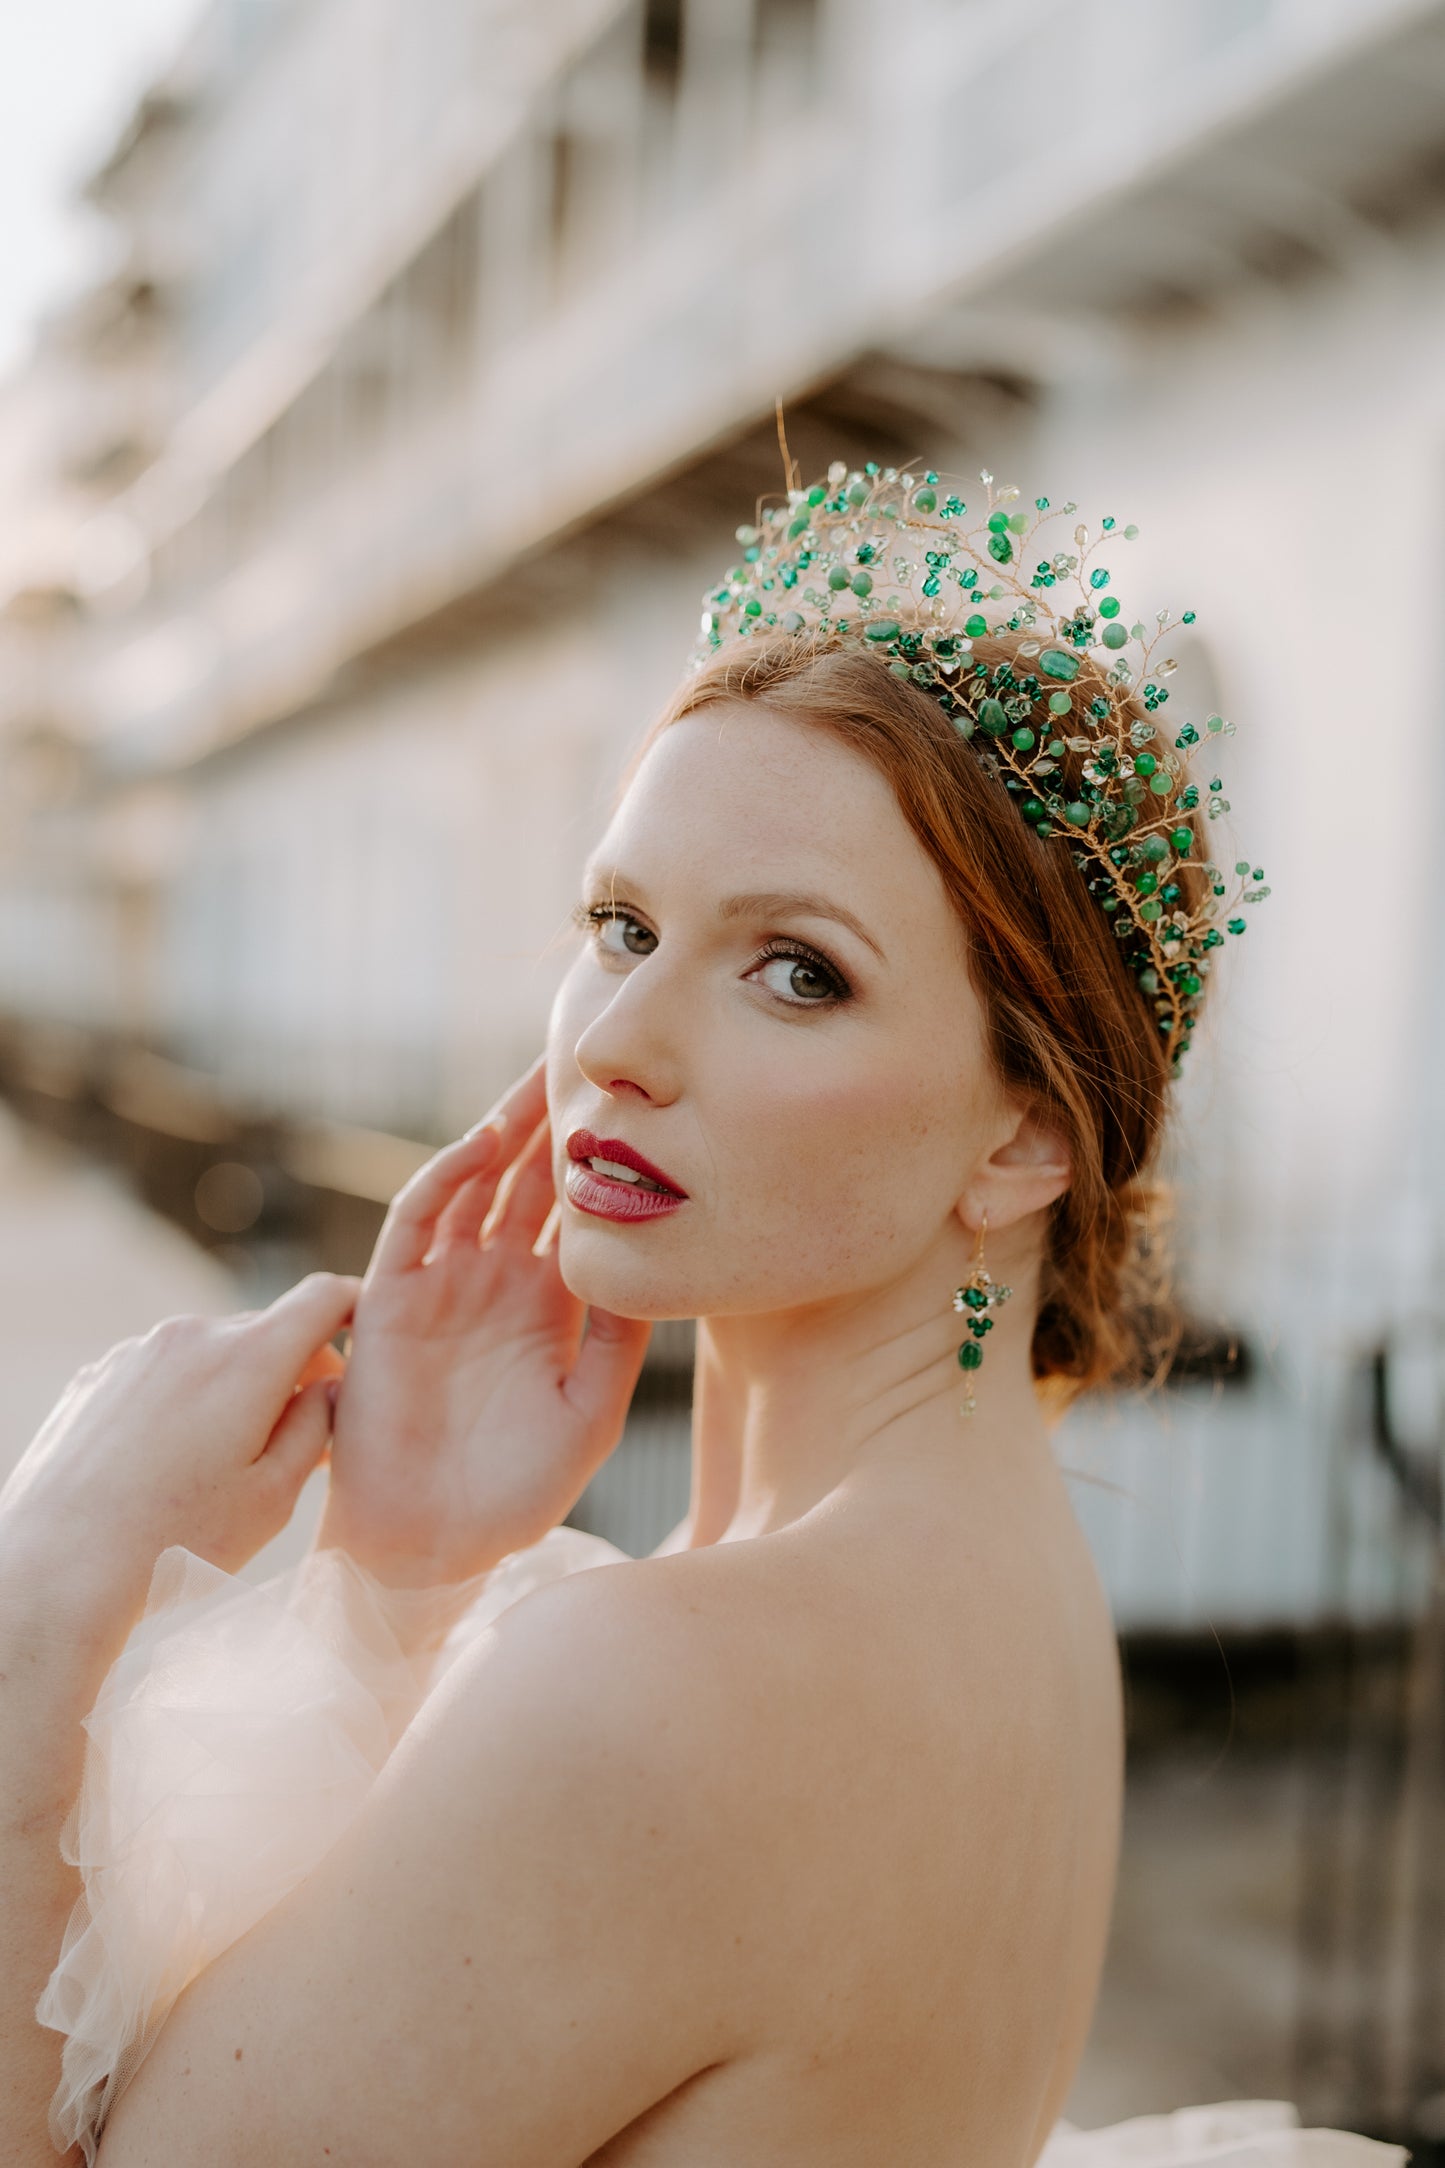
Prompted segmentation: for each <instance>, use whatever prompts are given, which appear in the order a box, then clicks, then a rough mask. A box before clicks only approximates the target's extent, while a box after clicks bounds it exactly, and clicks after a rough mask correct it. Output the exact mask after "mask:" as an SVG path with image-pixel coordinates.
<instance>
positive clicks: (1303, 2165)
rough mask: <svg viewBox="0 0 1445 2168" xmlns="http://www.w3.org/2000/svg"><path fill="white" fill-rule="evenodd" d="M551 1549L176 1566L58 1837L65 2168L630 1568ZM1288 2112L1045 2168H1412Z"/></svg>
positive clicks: (1176, 2128) (159, 1590)
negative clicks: (335, 1866)
mask: <svg viewBox="0 0 1445 2168" xmlns="http://www.w3.org/2000/svg"><path fill="white" fill-rule="evenodd" d="M626 1555H627V1554H626V1553H625V1552H623V1551H620V1550H618V1549H617V1548H616V1547H615V1546H614V1545H613V1544H610V1543H607V1542H605V1541H604V1540H603V1539H602V1538H601V1537H600V1536H590V1535H586V1534H584V1533H583V1532H582V1531H581V1530H579V1529H573V1528H554V1529H552V1530H550V1531H549V1532H548V1534H547V1535H546V1536H544V1537H543V1538H542V1540H541V1542H540V1543H537V1544H534V1545H533V1546H532V1547H531V1548H530V1549H529V1550H525V1551H517V1552H514V1553H513V1554H512V1556H511V1557H509V1558H506V1559H503V1560H502V1561H501V1563H500V1564H499V1565H498V1566H496V1567H494V1568H493V1569H492V1570H491V1571H490V1572H489V1573H486V1574H480V1575H478V1576H477V1577H476V1579H475V1580H473V1581H468V1582H463V1583H459V1584H455V1585H453V1586H451V1587H448V1588H443V1589H435V1590H415V1591H406V1590H396V1589H388V1588H386V1587H384V1586H383V1585H382V1584H381V1583H380V1582H378V1581H377V1580H375V1579H374V1578H373V1577H372V1576H371V1575H370V1574H368V1573H366V1572H365V1571H364V1570H363V1569H362V1568H361V1567H359V1566H358V1565H357V1564H356V1563H355V1561H354V1560H352V1559H351V1558H349V1557H348V1556H347V1555H346V1554H345V1553H344V1552H342V1551H335V1550H328V1551H315V1552H312V1553H310V1554H309V1555H308V1556H307V1557H306V1558H305V1559H303V1560H302V1561H301V1563H300V1564H299V1565H297V1566H294V1567H291V1568H289V1569H288V1570H287V1571H286V1572H284V1573H280V1574H276V1575H273V1576H272V1578H271V1579H270V1580H268V1581H264V1582H261V1583H259V1584H255V1583H251V1582H248V1581H243V1580H240V1579H238V1578H237V1577H236V1576H235V1575H233V1574H228V1573H225V1572H222V1571H221V1570H220V1569H219V1568H218V1567H215V1566H211V1565H208V1564H206V1562H205V1561H204V1560H203V1559H200V1558H197V1557H196V1556H195V1555H194V1553H192V1552H190V1551H187V1550H184V1549H181V1548H179V1547H177V1548H174V1549H171V1550H168V1551H165V1552H163V1553H162V1555H161V1557H160V1559H159V1560H158V1561H157V1564H156V1569H155V1573H154V1575H153V1577H152V1580H151V1586H150V1592H149V1596H148V1599H147V1603H146V1609H145V1613H144V1615H143V1617H142V1618H141V1620H140V1622H139V1623H138V1625H137V1626H136V1628H135V1630H134V1632H133V1633H132V1634H131V1636H130V1638H129V1640H128V1641H127V1643H126V1646H125V1649H124V1650H123V1652H122V1654H121V1655H120V1657H119V1658H118V1659H117V1661H116V1663H115V1664H114V1666H113V1667H112V1669H111V1671H110V1673H109V1674H108V1676H107V1678H106V1681H105V1684H104V1686H103V1687H102V1688H101V1692H100V1695H99V1697H98V1699H97V1701H96V1704H95V1707H94V1708H93V1709H92V1710H91V1712H90V1714H89V1716H88V1717H87V1718H86V1720H85V1729H86V1733H87V1740H86V1753H85V1768H84V1775H83V1780H82V1786H81V1791H80V1796H79V1798H78V1799H77V1801H76V1804H75V1806H74V1808H73V1810H72V1812H71V1814H70V1817H69V1819H68V1821H67V1823H66V1826H65V1829H64V1832H63V1833H62V1839H61V1850H62V1852H63V1853H64V1856H65V1858H66V1859H67V1860H69V1861H70V1862H71V1863H72V1864H73V1865H74V1866H76V1867H78V1868H79V1870H80V1874H81V1879H82V1884H83V1891H84V1894H83V1895H82V1896H81V1898H80V1899H79V1900H78V1901H77V1903H76V1906H75V1909H74V1911H73V1913H72V1914H71V1918H70V1921H69V1923H68V1925H67V1927H66V1930H65V1936H64V1939H63V1942H62V1945H61V1950H60V1957H59V1961H58V1962H57V1964H56V1967H55V1970H54V1971H53V1972H52V1974H51V1976H50V1979H49V1981H48V1983H47V1985H46V1988H45V1991H44V1993H43V1994H42V1996H41V1998H40V2001H39V2003H38V2005H37V2007H36V2016H37V2018H38V2019H39V2021H40V2023H41V2024H42V2025H46V2026H49V2027H52V2028H53V2029H55V2030H56V2031H58V2032H61V2033H63V2034H64V2035H65V2043H64V2047H63V2049H62V2065H61V2082H60V2084H59V2086H58V2087H57V2089H56V2092H55V2096H54V2099H53V2100H52V2102H51V2106H50V2134H51V2137H52V2139H53V2140H54V2142H55V2145H56V2147H57V2149H58V2150H61V2151H64V2150H65V2149H66V2148H68V2147H70V2146H73V2145H75V2146H79V2147H80V2149H81V2151H82V2153H83V2155H84V2158H85V2160H86V2162H87V2163H88V2164H90V2168H93V2164H94V2162H95V2157H96V2149H97V2147H98V2145H99V2142H100V2138H101V2135H102V2133H103V2131H104V2128H105V2123H106V2120H107V2118H108V2116H109V2114H110V2112H111V2109H112V2107H113V2106H114V2103H115V2101H116V2099H117V2098H118V2097H119V2095H120V2094H121V2092H122V2091H123V2090H124V2088H125V2087H126V2085H127V2084H128V2083H129V2082H130V2080H131V2078H132V2077H133V2076H134V2075H135V2072H136V2070H137V2069H138V2068H139V2067H140V2064H141V2062H142V2061H143V2060H144V2058H145V2055H146V2053H147V2051H148V2050H149V2048H150V2046H151V2045H152V2043H153V2042H154V2040H155V2038H156V2036H157V2034H158V2033H159V2031H160V2028H161V2026H162V2025H163V2024H164V2022H165V2019H166V2017H167V2015H168V2014H169V2012H170V2010H171V2008H172V2006H173V2004H174V2003H175V2001H176V1999H177V1997H178V1996H179V1995H180V1994H181V1993H182V1992H183V1990H184V1989H185V1988H186V1987H187V1986H188V1985H189V1984H190V1982H191V1981H192V1980H194V1979H195V1978H196V1977H197V1975H198V1974H199V1973H200V1972H202V1971H203V1970H204V1968H205V1967H206V1966H207V1965H208V1964H211V1963H212V1962H213V1961H214V1960H215V1959H216V1958H217V1957H219V1956H220V1955H221V1953H222V1952H223V1951H224V1950H226V1949H228V1948H229V1947H230V1945H231V1944H232V1943H233V1942H236V1941H238V1940H239V1939H240V1937H241V1936H242V1935H244V1934H245V1933H246V1932H247V1931H248V1929H250V1928H251V1927H253V1926H255V1924H256V1922H257V1921H258V1920H260V1919H262V1918H263V1917H264V1916H265V1914H266V1913H267V1912H268V1911H269V1910H270V1909H271V1908H272V1906H273V1905H276V1904H278V1903H279V1902H280V1901H281V1899H282V1898H283V1897H284V1896H285V1895H286V1894H287V1892H288V1891H289V1890H292V1889H294V1888H295V1887H296V1885H297V1884H298V1883H299V1882H301V1881H302V1880H303V1879H304V1878H305V1876H306V1875H307V1874H309V1873H310V1872H311V1870H312V1869H313V1868H314V1867H315V1866H316V1865H317V1864H318V1863H319V1862H320V1860H321V1859H322V1858H323V1857H324V1856H325V1854H326V1853H327V1851H328V1850H329V1849H330V1847H331V1846H332V1845H333V1844H335V1843H336V1842H337V1840H338V1838H340V1836H341V1835H342V1834H343V1832H344V1831H345V1829H346V1828H347V1826H348V1824H349V1823H350V1822H351V1820H352V1818H353V1817H354V1816H355V1814H356V1813H357V1812H358V1810H359V1809H360V1807H361V1805H362V1802H363V1801H364V1799H365V1797H366V1794H367V1791H368V1790H369V1788H370V1786H371V1784H372V1783H373V1782H374V1780H375V1778H376V1776H377V1773H378V1771H379V1770H380V1769H381V1767H382V1765H383V1763H384V1762H385V1761H386V1759H387V1757H388V1755H389V1754H390V1753H391V1751H392V1749H393V1747H394V1746H395V1745H396V1742H397V1740H398V1739H399V1738H400V1737H401V1734H402V1732H403V1731H404V1730H405V1729H406V1726H407V1725H408V1724H409V1723H410V1721H411V1719H412V1717H413V1716H414V1715H415V1713H416V1711H417V1709H418V1708H419V1707H420V1705H421V1703H422V1701H423V1700H424V1698H425V1697H426V1695H427V1694H428V1693H429V1692H430V1691H431V1689H432V1688H433V1687H434V1686H435V1685H436V1684H437V1683H438V1681H439V1680H440V1678H441V1677H442V1676H443V1675H444V1673H445V1672H446V1671H447V1670H448V1669H449V1668H450V1666H451V1665H452V1664H453V1663H455V1662H456V1660H457V1659H458V1657H460V1656H461V1655H462V1654H463V1653H464V1652H465V1651H466V1650H467V1649H468V1648H470V1647H471V1646H472V1645H473V1644H474V1643H475V1641H476V1640H477V1638H478V1637H479V1636H480V1635H481V1634H482V1633H484V1632H485V1631H486V1629H487V1627H488V1626H489V1625H490V1624H491V1623H492V1621H493V1620H494V1619H496V1618H497V1617H498V1616H499V1615H500V1614H501V1613H502V1612H503V1611H505V1610H506V1609H507V1608H508V1607H509V1605H511V1604H513V1603H515V1602H517V1600H518V1599H519V1598H520V1597H522V1596H524V1595H527V1594H528V1593H529V1592H530V1591H531V1590H533V1589H535V1588H540V1587H542V1586H543V1585H544V1584H545V1583H547V1582H549V1581H553V1580H558V1579H560V1578H562V1576H564V1575H566V1574H569V1573H575V1572H578V1571H581V1570H583V1569H585V1568H587V1567H591V1566H598V1565H606V1564H610V1563H613V1562H615V1561H618V1560H622V1559H624V1558H625V1557H626ZM1407 2159H1408V2155H1407V2154H1406V2153H1405V2152H1403V2151H1402V2150H1401V2149H1400V2148H1399V2147H1397V2146H1387V2145H1378V2144H1375V2143H1373V2142H1372V2141H1371V2140H1369V2139H1366V2138H1362V2137H1358V2136H1356V2135H1355V2134H1354V2133H1352V2132H1346V2131H1327V2130H1302V2129H1301V2128H1300V2127H1299V2118H1298V2115H1297V2114H1296V2112H1295V2110H1294V2108H1293V2107H1292V2106H1291V2105H1290V2104H1289V2103H1288V2102H1285V2101H1229V2102H1224V2103H1220V2104H1218V2105H1216V2106H1212V2107H1187V2108H1180V2109H1177V2110H1176V2111H1175V2112H1174V2113H1173V2114H1172V2115H1153V2116H1139V2117H1135V2118H1133V2119H1131V2120H1130V2121H1128V2122H1123V2123H1111V2124H1109V2125H1107V2126H1106V2127H1105V2128H1103V2129H1101V2130H1091V2131H1085V2130H1078V2129H1076V2128H1075V2127H1074V2126H1073V2125H1072V2124H1070V2123H1068V2122H1060V2123H1058V2124H1057V2125H1056V2126H1055V2128H1054V2130H1053V2132H1052V2133H1051V2135H1050V2137H1049V2140H1048V2142H1047V2144H1046V2145H1045V2147H1044V2150H1043V2153H1042V2154H1041V2155H1040V2158H1039V2162H1038V2168H1206V2164H1207V2168H1399V2164H1402V2163H1403V2162H1405V2161H1406V2160H1407Z"/></svg>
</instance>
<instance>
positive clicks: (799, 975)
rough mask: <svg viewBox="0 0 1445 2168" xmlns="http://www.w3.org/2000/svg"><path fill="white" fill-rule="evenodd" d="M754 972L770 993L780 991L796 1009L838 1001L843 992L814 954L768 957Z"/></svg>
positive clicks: (778, 992) (843, 989)
mask: <svg viewBox="0 0 1445 2168" xmlns="http://www.w3.org/2000/svg"><path fill="white" fill-rule="evenodd" d="M755 975H756V977H757V978H758V979H759V980H760V981H761V982H762V984H763V985H764V986H766V987H767V989H768V992H769V993H771V994H780V995H781V996H782V998H783V1000H784V1001H791V1002H792V1004H793V1005H794V1007H795V1008H800V1007H803V1006H813V1007H817V1006H818V1005H820V1004H821V1003H823V1002H825V1001H837V1000H839V999H841V998H842V996H843V994H844V993H845V992H846V988H844V987H843V986H842V985H841V984H840V982H839V980H838V978H837V977H836V975H835V974H834V973H833V972H831V971H829V970H828V969H827V968H826V966H825V965H823V964H821V963H820V962H818V960H817V959H816V958H815V957H812V956H799V955H797V954H796V953H791V954H786V955H782V956H770V957H769V958H768V960H767V962H766V963H765V964H763V965H762V966H761V967H760V968H759V970H758V971H757V973H756V974H755Z"/></svg>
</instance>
